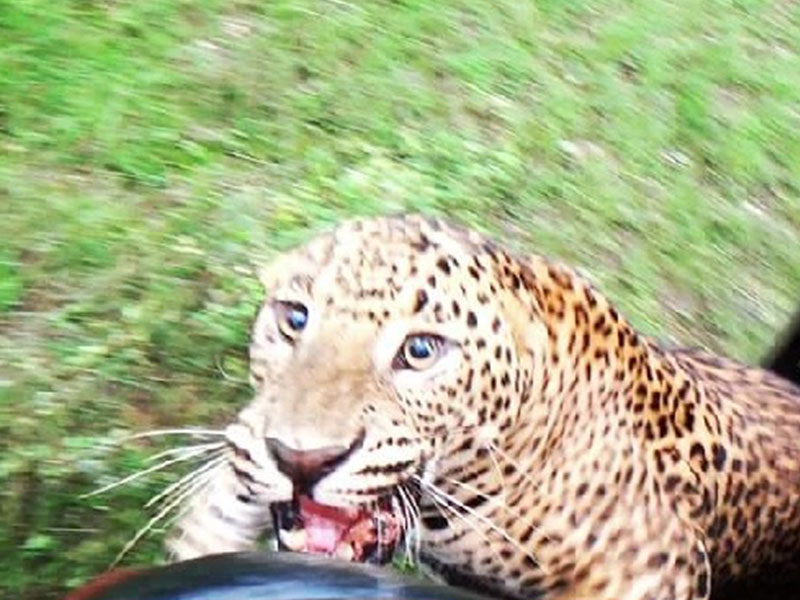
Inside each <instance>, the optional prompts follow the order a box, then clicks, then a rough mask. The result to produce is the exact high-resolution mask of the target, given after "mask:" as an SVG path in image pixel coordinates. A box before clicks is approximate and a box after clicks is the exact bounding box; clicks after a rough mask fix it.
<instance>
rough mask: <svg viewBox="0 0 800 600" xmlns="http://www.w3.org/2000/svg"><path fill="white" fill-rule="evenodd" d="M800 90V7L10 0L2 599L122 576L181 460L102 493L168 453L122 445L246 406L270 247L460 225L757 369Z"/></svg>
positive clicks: (789, 207) (5, 22) (792, 193)
mask: <svg viewBox="0 0 800 600" xmlns="http://www.w3.org/2000/svg"><path fill="white" fill-rule="evenodd" d="M798 106H800V8H798V5H796V4H794V3H791V2H774V1H766V0H764V1H762V0H740V1H732V0H681V1H680V2H675V1H674V0H648V1H644V0H638V1H633V0H631V1H628V2H618V1H614V2H612V1H611V0H576V1H570V2H567V1H559V0H538V1H535V2H519V1H517V0H502V1H500V2H489V1H488V0H470V1H466V0H462V1H457V0H446V1H444V0H443V1H440V2H424V1H422V0H405V1H396V2H389V1H380V2H378V1H375V2H348V1H342V0H324V1H323V0H317V1H315V0H290V1H275V2H263V1H257V0H229V1H227V2H223V1H222V0H150V1H144V2H132V1H128V0H115V1H101V0H62V1H58V2H55V1H53V0H0V514H2V515H3V516H2V523H0V561H1V562H2V564H3V575H4V576H3V579H2V583H0V596H2V597H6V596H8V597H14V598H21V599H30V600H33V599H36V600H39V599H46V598H56V597H58V596H59V593H61V592H62V591H63V589H64V588H66V587H70V586H74V585H77V584H79V583H80V582H82V581H84V580H85V579H86V578H87V577H89V576H90V575H91V574H93V573H96V572H97V571H98V570H100V569H102V568H104V567H105V566H106V565H107V563H108V562H109V561H110V560H111V559H112V558H113V556H114V555H115V554H116V552H117V551H118V550H119V549H120V548H121V547H122V545H123V544H124V543H125V541H126V540H127V539H128V538H129V537H130V536H131V535H132V534H133V533H134V532H135V530H136V528H137V526H139V525H141V524H143V523H144V521H145V519H146V517H145V515H144V513H143V511H142V510H141V508H140V507H141V505H142V504H143V503H144V501H145V500H146V499H147V498H148V497H149V496H150V495H151V494H152V493H153V492H154V491H155V490H156V489H158V488H159V486H160V485H163V484H164V482H165V481H167V480H168V476H164V477H160V478H159V477H155V478H153V479H151V480H148V481H146V482H137V483H135V484H132V485H130V486H127V487H125V488H122V489H119V490H117V491H115V492H113V493H109V494H108V495H106V496H100V497H96V498H92V499H88V500H81V499H79V495H80V494H82V493H84V492H87V491H89V490H91V489H92V488H93V487H94V486H96V484H97V483H98V482H103V481H107V480H108V479H109V478H111V477H113V476H114V475H119V474H124V473H129V472H132V470H134V469H136V468H138V467H141V466H142V465H143V464H144V460H145V458H146V456H148V455H149V454H150V453H152V452H154V451H156V450H157V449H161V448H163V445H162V444H161V442H159V443H158V444H155V443H154V444H152V445H147V444H144V443H137V444H129V445H127V446H126V447H125V448H123V449H116V450H114V449H112V448H110V446H109V439H111V438H113V437H114V436H116V435H120V434H121V433H122V432H131V431H137V430H142V429H145V428H151V427H165V426H182V425H208V424H211V423H222V422H224V421H225V419H226V418H227V417H228V416H230V415H231V414H233V412H234V411H235V410H236V408H237V407H238V406H240V405H241V404H242V403H243V402H245V401H246V399H247V397H248V388H247V386H246V385H245V384H244V383H243V381H244V379H245V377H246V362H245V351H246V340H247V329H248V326H249V321H250V319H251V318H252V316H253V313H254V311H255V308H256V305H257V302H258V298H259V294H260V290H259V288H258V285H257V284H256V283H255V282H254V280H253V277H252V276H251V272H252V266H253V264H254V263H255V262H257V261H258V260H260V259H263V258H264V257H267V256H269V255H270V254H271V253H273V252H274V251H276V250H279V249H281V248H285V247H286V246H288V245H290V244H292V243H295V242H297V241H299V240H302V239H304V238H306V237H307V236H308V235H309V232H310V231H312V230H314V229H316V228H319V227H322V226H325V225H328V224H330V223H332V222H334V221H335V220H337V219H339V218H341V217H343V216H345V215H353V214H377V213H384V212H390V211H397V210H423V211H427V212H438V213H442V214H447V215H450V216H452V217H455V218H458V219H461V220H463V221H465V222H466V223H468V224H471V225H473V226H475V227H479V228H480V229H483V230H485V231H488V232H490V233H493V234H495V235H497V236H499V237H501V238H502V239H504V240H506V241H507V242H508V243H509V244H511V245H512V246H514V247H516V248H518V249H526V250H529V251H535V252H539V253H544V254H548V255H552V256H556V257H560V258H562V259H564V260H567V261H569V262H572V263H574V264H577V265H579V266H581V267H583V268H584V269H585V270H586V271H588V272H589V273H591V275H592V277H593V278H594V279H595V280H596V281H597V283H598V284H599V285H600V286H601V287H602V289H604V290H605V291H606V292H607V293H608V294H609V295H610V296H611V297H612V298H613V299H615V300H616V301H617V303H618V304H619V306H620V307H621V308H622V309H623V311H624V312H626V313H627V314H628V315H629V316H630V317H631V318H632V320H633V321H634V322H635V323H636V324H638V325H639V326H640V327H641V328H642V329H643V330H645V331H646V332H648V333H652V334H654V335H659V336H663V337H666V338H668V339H674V340H678V341H681V342H685V343H693V344H699V345H704V346H707V347H709V348H712V349H714V350H717V351H721V352H725V353H726V354H729V355H732V356H734V357H738V358H742V359H745V360H751V361H754V360H757V359H758V358H759V357H760V356H761V355H762V354H763V353H764V352H765V351H766V350H767V349H768V347H769V345H770V343H771V341H772V340H773V338H774V336H775V334H776V333H777V332H778V331H779V330H780V328H781V327H782V326H784V323H785V319H786V317H787V315H788V313H789V311H791V310H792V309H793V308H794V305H795V302H796V299H797V292H798V290H799V289H800V260H798V258H800V257H799V256H798V248H800V246H798V243H797V240H798V239H800V192H799V191H798V187H799V186H800V137H798V136H797V131H800V111H798V109H797V107H798ZM158 551H159V539H158V535H154V536H152V537H150V538H148V539H147V540H145V542H144V543H143V544H142V545H141V546H140V547H139V549H138V550H137V551H135V552H134V553H133V554H132V555H131V556H130V557H129V562H130V563H147V562H152V561H155V560H157V557H158Z"/></svg>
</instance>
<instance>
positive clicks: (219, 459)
mask: <svg viewBox="0 0 800 600" xmlns="http://www.w3.org/2000/svg"><path fill="white" fill-rule="evenodd" d="M225 460H227V457H226V456H225V455H224V453H223V454H222V455H221V456H220V455H219V454H217V455H214V456H212V457H210V458H209V459H208V462H206V463H205V464H203V465H201V466H199V467H198V468H196V469H195V470H193V471H191V472H189V473H188V474H186V475H184V476H183V477H181V478H180V479H179V480H178V481H176V482H174V483H172V484H170V485H168V486H167V487H166V488H164V489H163V490H162V491H161V492H159V493H158V494H156V495H155V496H153V497H152V498H150V500H148V501H147V503H146V504H145V505H144V507H145V508H150V507H151V506H152V505H153V504H156V503H157V502H158V501H159V500H161V499H162V498H167V497H169V495H170V494H171V493H172V492H173V491H174V490H179V489H180V488H183V487H186V486H187V485H189V484H190V483H191V482H192V481H193V480H194V479H195V478H197V477H200V476H201V475H202V474H203V473H205V472H207V471H209V470H211V469H213V468H214V467H217V466H219V465H220V464H221V463H223V462H224V461H225Z"/></svg>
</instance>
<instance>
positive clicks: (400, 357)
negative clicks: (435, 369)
mask: <svg viewBox="0 0 800 600" xmlns="http://www.w3.org/2000/svg"><path fill="white" fill-rule="evenodd" d="M443 345H444V341H443V340H442V338H441V337H439V336H437V335H431V334H415V335H410V336H408V337H407V338H406V339H405V341H404V342H403V346H402V347H401V348H400V351H399V352H398V353H397V356H396V357H395V359H394V361H393V363H392V366H393V367H394V368H395V369H414V370H416V371H421V370H423V369H427V368H429V367H431V366H433V365H434V364H435V363H436V361H437V360H438V359H439V355H440V353H441V350H442V347H443Z"/></svg>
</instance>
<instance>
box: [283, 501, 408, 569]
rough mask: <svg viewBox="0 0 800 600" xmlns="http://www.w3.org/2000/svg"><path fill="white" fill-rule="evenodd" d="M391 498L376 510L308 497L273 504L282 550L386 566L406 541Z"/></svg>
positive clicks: (379, 502) (380, 503)
mask: <svg viewBox="0 0 800 600" xmlns="http://www.w3.org/2000/svg"><path fill="white" fill-rule="evenodd" d="M396 508H397V507H396V505H395V504H394V503H393V501H392V499H391V498H389V497H385V498H381V499H380V500H379V501H378V502H377V503H376V505H375V506H374V507H371V508H352V507H347V508H345V507H338V506H329V505H326V504H320V503H318V502H315V501H314V500H312V499H311V498H309V497H308V496H298V497H296V498H295V499H294V500H292V501H288V502H277V503H274V504H272V505H271V507H270V510H271V512H272V520H273V525H274V531H275V532H276V534H277V535H276V537H277V541H278V549H279V550H280V551H288V552H304V553H308V554H322V555H327V556H332V557H336V558H338V559H340V560H345V561H350V562H359V563H370V564H378V565H383V564H386V563H388V562H390V561H391V560H392V558H393V557H394V554H395V550H396V548H397V547H398V545H399V543H400V541H401V540H402V538H403V535H404V530H403V520H402V519H401V518H400V517H398V515H397V510H396Z"/></svg>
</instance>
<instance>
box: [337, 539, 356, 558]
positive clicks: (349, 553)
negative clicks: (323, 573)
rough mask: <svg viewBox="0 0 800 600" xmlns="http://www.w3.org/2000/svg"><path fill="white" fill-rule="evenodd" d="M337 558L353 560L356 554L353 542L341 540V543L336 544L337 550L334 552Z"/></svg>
mask: <svg viewBox="0 0 800 600" xmlns="http://www.w3.org/2000/svg"><path fill="white" fill-rule="evenodd" d="M334 554H335V555H336V558H341V559H342V560H346V561H348V562H349V561H352V560H353V557H354V556H355V554H356V553H355V551H354V550H353V546H352V544H350V543H348V542H339V545H338V546H336V551H335V552H334Z"/></svg>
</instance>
